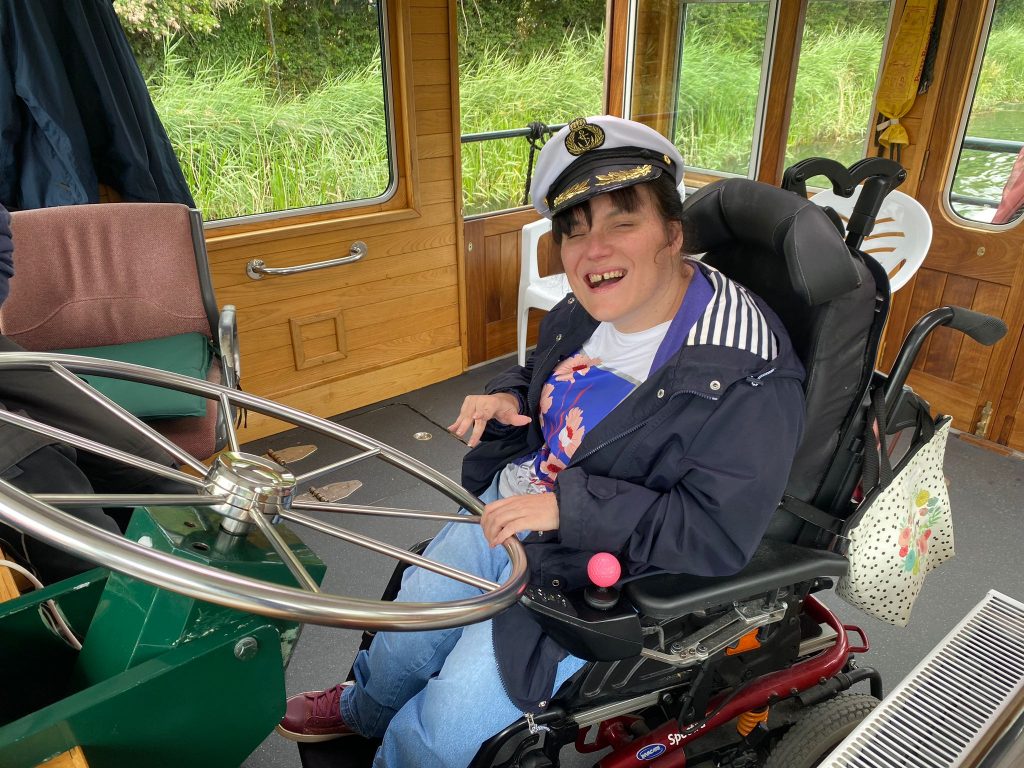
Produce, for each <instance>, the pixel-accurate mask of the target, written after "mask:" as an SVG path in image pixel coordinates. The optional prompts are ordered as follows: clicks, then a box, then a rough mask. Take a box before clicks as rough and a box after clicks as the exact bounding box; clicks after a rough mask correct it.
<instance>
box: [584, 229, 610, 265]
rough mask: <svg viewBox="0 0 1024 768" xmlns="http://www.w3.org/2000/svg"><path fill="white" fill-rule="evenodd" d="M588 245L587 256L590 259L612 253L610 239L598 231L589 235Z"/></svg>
mask: <svg viewBox="0 0 1024 768" xmlns="http://www.w3.org/2000/svg"><path fill="white" fill-rule="evenodd" d="M586 246H587V249H586V256H587V258H589V259H600V258H603V257H604V256H607V255H609V254H610V253H611V246H610V243H609V242H608V239H607V238H606V237H603V236H602V235H600V234H597V233H592V234H591V235H590V236H589V237H587V242H586Z"/></svg>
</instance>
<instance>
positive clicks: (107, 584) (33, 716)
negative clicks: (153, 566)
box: [0, 508, 325, 768]
mask: <svg viewBox="0 0 1024 768" xmlns="http://www.w3.org/2000/svg"><path fill="white" fill-rule="evenodd" d="M219 520H220V517H219V516H217V515H215V514H213V513H210V512H208V511H206V510H199V509H193V508H162V509H158V510H152V511H151V510H137V511H136V513H135V515H134V516H133V518H132V523H131V526H130V527H129V530H128V533H127V534H126V535H127V536H128V537H129V538H131V539H133V540H135V541H143V542H144V543H146V544H147V545H151V546H153V547H154V548H155V549H159V550H161V551H164V552H170V553H173V554H175V555H178V556H180V557H186V558H189V559H192V560H196V561H200V562H203V563H206V564H209V565H212V566H214V567H216V568H220V569H223V570H227V571H231V572H234V573H239V574H244V575H246V576H253V577H256V578H260V579H263V580H266V581H273V582H276V583H280V584H286V585H289V586H293V585H295V580H294V578H293V577H292V575H291V573H290V572H289V571H288V569H287V568H286V567H285V565H284V564H283V563H282V562H281V560H280V558H279V557H278V555H277V554H276V553H275V552H274V551H273V549H272V548H271V547H270V545H269V544H268V543H267V541H266V539H264V537H263V536H262V535H261V534H260V533H259V532H257V531H253V532H250V533H249V534H248V536H246V537H237V536H229V535H227V534H224V533H222V532H221V531H220V529H219V526H218V523H219ZM278 530H279V531H280V532H281V534H282V536H283V537H284V538H285V540H286V541H287V542H288V544H289V545H290V546H291V548H292V551H293V552H295V554H296V555H297V556H298V557H299V559H300V560H301V561H302V563H303V565H304V566H305V567H306V570H307V571H308V572H309V573H310V574H311V575H312V576H313V578H314V579H315V580H316V581H317V582H318V583H319V582H320V581H321V580H322V579H323V575H324V572H325V567H324V564H323V563H322V562H321V561H320V560H319V559H318V558H317V557H316V555H314V554H313V553H312V552H311V551H310V550H309V549H308V548H307V547H306V546H305V545H304V544H302V542H301V541H299V539H298V538H297V537H295V536H294V534H292V533H291V532H290V531H287V530H285V529H283V528H279V529H278ZM48 599H52V600H54V601H55V602H56V603H57V605H58V606H59V607H60V610H61V611H62V613H63V614H64V615H65V616H66V617H67V620H68V623H69V624H70V625H71V627H72V628H73V629H74V631H75V632H76V633H77V634H78V635H79V636H80V637H82V638H83V642H82V646H83V647H82V650H81V651H76V650H74V649H72V648H71V647H70V646H69V645H67V644H66V643H65V642H64V641H63V640H62V639H61V638H60V637H58V636H57V634H56V633H55V632H54V631H53V630H51V629H50V628H49V627H48V625H47V623H46V622H45V621H44V619H43V614H42V612H41V609H40V606H41V605H42V603H43V602H44V601H46V600H48ZM299 629H300V627H299V625H297V624H295V623H291V622H284V621H278V620H275V619H267V618H263V617H259V616H254V615H252V614H246V613H241V612H239V611H236V610H233V609H230V608H223V607H220V606H216V605H211V604H209V603H203V602H200V601H197V600H194V599H192V598H188V597H183V596H181V595H177V594H174V593H171V592H167V591H165V590H161V589H157V588H156V587H152V586H150V585H148V584H145V583H143V582H140V581H137V580H135V579H131V578H128V577H126V576H123V575H122V574H117V573H108V572H107V571H104V570H100V569H97V570H94V571H90V572H89V573H86V574H82V575H81V576H78V577H76V578H74V579H68V580H66V581H63V582H60V583H59V584H54V585H52V586H50V587H48V588H46V589H45V590H42V591H39V592H34V593H30V594H28V595H25V596H23V597H21V598H19V599H17V600H13V601H10V602H7V603H2V604H0V681H2V683H0V684H2V686H3V687H2V693H0V766H3V767H4V768H23V767H29V766H31V767H33V768H34V766H36V765H38V764H39V763H41V762H43V761H44V760H46V759H48V758H50V757H52V756H54V755H57V754H60V753H61V752H64V751H66V750H68V749H70V748H71V747H74V746H81V747H82V748H83V750H84V751H85V755H86V758H87V759H88V761H89V765H90V768H115V767H117V768H121V767H123V766H143V765H144V766H147V768H164V767H166V768H172V767H173V768H180V766H189V765H192V766H210V768H218V767H220V766H223V767H224V768H237V766H239V765H240V764H241V763H242V762H243V761H244V760H245V758H246V757H247V756H248V755H249V753H250V752H251V751H252V750H253V749H255V747H256V746H257V745H259V743H260V742H261V741H262V740H263V739H264V738H266V736H267V734H268V733H269V732H270V731H271V729H272V728H273V727H274V725H275V724H276V722H277V721H278V720H279V719H280V717H281V715H282V714H283V712H284V699H285V690H284V664H285V663H287V660H288V658H289V656H290V655H291V650H292V648H293V646H294V644H295V641H296V640H297V638H298V633H299Z"/></svg>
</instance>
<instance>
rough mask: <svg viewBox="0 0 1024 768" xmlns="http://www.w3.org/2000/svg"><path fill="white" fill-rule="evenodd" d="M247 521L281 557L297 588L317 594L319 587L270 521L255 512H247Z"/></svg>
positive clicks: (260, 513)
mask: <svg viewBox="0 0 1024 768" xmlns="http://www.w3.org/2000/svg"><path fill="white" fill-rule="evenodd" d="M249 519H250V520H252V521H253V522H254V523H256V527H257V528H259V529H260V532H261V533H262V534H263V535H264V536H266V538H267V541H269V542H270V546H272V547H273V548H274V551H275V552H277V554H278V555H280V556H281V560H282V561H283V562H284V564H285V565H287V566H288V570H289V571H291V572H292V576H294V577H295V578H296V580H297V581H298V582H299V586H300V587H302V588H303V589H305V590H307V591H309V592H314V593H316V592H319V591H320V587H319V586H318V585H317V583H316V581H314V580H313V577H312V576H310V575H309V571H307V570H306V569H305V568H304V567H303V565H302V563H301V562H299V558H297V557H296V556H295V553H294V552H292V548H291V547H289V546H288V543H287V542H286V541H285V540H284V539H282V538H281V534H279V533H278V532H277V531H276V530H275V529H274V526H273V525H271V524H270V521H269V520H267V518H265V517H264V516H263V513H262V512H258V511H256V510H252V509H250V510H249Z"/></svg>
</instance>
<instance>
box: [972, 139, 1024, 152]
mask: <svg viewBox="0 0 1024 768" xmlns="http://www.w3.org/2000/svg"><path fill="white" fill-rule="evenodd" d="M964 149H978V150H981V151H982V152H1006V153H1008V154H1011V155H1016V154H1017V153H1018V152H1020V151H1021V150H1022V149H1024V141H1008V140H1007V139H985V138H980V137H978V136H964Z"/></svg>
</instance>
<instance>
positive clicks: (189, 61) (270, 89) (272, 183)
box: [114, 0, 397, 223]
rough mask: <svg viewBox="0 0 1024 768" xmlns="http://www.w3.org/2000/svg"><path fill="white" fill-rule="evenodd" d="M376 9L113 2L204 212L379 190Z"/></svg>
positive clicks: (284, 205) (385, 119) (382, 158)
mask: <svg viewBox="0 0 1024 768" xmlns="http://www.w3.org/2000/svg"><path fill="white" fill-rule="evenodd" d="M384 5H385V3H383V2H378V1H377V0H358V1H357V0H335V2H324V3H281V2H263V1H262V0H260V1H258V2H257V0H204V1H203V2H201V3H153V2H149V0H115V2H114V6H115V8H116V9H117V12H118V14H119V16H120V18H121V22H122V25H123V26H124V28H125V32H126V33H127V35H128V39H129V41H130V43H131V45H132V49H133V51H134V52H135V55H136V59H137V61H138V63H139V66H140V68H141V69H142V72H143V75H144V76H145V78H146V83H147V85H148V87H149V92H150V94H151V96H152V98H153V102H154V104H155V105H156V109H157V112H158V113H159V115H160V119H161V121H162V122H163V124H164V127H165V128H166V130H167V134H168V136H169V137H170V140H171V143H172V144H173V146H174V150H175V152H176V154H177V156H178V161H179V162H180V163H181V166H182V170H183V171H184V173H185V178H186V179H187V181H188V184H189V187H190V188H191V190H192V193H193V196H194V197H195V200H196V204H197V206H198V207H199V208H200V209H201V210H202V211H203V216H204V217H205V218H206V219H207V221H211V220H220V222H221V223H224V222H225V221H226V220H232V219H235V218H236V217H240V216H247V217H251V216H258V217H260V218H271V217H275V216H280V215H283V213H284V212H291V213H294V212H296V211H303V212H306V211H309V209H310V208H312V207H314V206H331V207H335V208H338V207H349V206H357V205H365V204H366V203H367V202H369V201H374V202H380V201H381V200H382V199H384V198H387V197H390V195H391V193H392V191H393V188H394V186H395V183H396V179H397V173H396V170H395V160H394V156H395V153H394V142H393V139H392V136H393V130H392V126H391V124H390V123H391V117H390V115H391V109H390V106H389V103H388V102H389V99H388V95H387V94H388V93H389V89H388V87H387V78H388V66H387V60H388V59H387V35H386V34H385V32H384V30H385V29H386V26H385V19H384ZM317 210H322V209H321V208H318V209H317ZM250 220H251V219H250Z"/></svg>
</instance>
